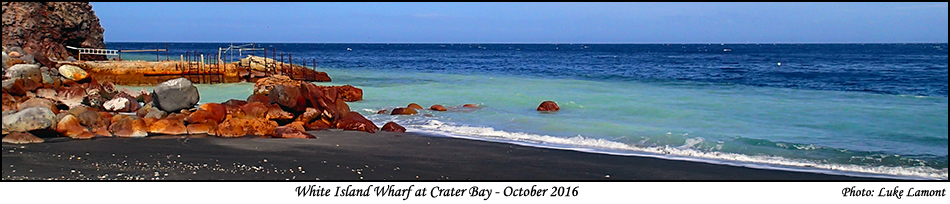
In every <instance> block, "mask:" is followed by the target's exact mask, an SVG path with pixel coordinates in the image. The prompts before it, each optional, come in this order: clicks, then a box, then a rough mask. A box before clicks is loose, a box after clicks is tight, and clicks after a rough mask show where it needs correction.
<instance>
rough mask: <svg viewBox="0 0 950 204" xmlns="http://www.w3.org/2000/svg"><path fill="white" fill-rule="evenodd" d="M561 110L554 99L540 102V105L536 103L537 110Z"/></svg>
mask: <svg viewBox="0 0 950 204" xmlns="http://www.w3.org/2000/svg"><path fill="white" fill-rule="evenodd" d="M558 110H561V107H558V106H557V103H554V101H544V102H541V105H538V111H558Z"/></svg>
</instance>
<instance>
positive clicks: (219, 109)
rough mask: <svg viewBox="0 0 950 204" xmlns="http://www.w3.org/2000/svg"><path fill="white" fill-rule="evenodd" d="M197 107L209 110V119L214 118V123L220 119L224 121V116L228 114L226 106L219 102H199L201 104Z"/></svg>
mask: <svg viewBox="0 0 950 204" xmlns="http://www.w3.org/2000/svg"><path fill="white" fill-rule="evenodd" d="M198 109H199V110H205V111H209V113H210V114H211V115H209V116H210V117H209V119H212V120H214V122H215V123H220V122H221V121H224V117H225V116H226V115H227V114H228V108H227V107H225V106H224V105H221V104H219V103H205V104H201V106H200V107H198Z"/></svg>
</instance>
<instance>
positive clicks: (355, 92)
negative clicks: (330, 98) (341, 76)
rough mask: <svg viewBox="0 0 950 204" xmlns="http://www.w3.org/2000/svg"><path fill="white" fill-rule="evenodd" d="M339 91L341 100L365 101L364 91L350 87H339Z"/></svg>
mask: <svg viewBox="0 0 950 204" xmlns="http://www.w3.org/2000/svg"><path fill="white" fill-rule="evenodd" d="M337 89H338V90H339V93H340V98H341V99H343V101H346V102H354V101H361V100H363V89H360V88H356V87H354V86H350V85H344V86H338V87H337ZM420 109H421V108H420Z"/></svg>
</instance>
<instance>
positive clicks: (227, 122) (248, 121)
mask: <svg viewBox="0 0 950 204" xmlns="http://www.w3.org/2000/svg"><path fill="white" fill-rule="evenodd" d="M274 128H277V122H275V121H270V120H266V119H263V118H234V117H230V116H229V117H228V118H227V119H224V122H221V124H218V128H217V134H216V135H217V136H219V137H243V136H245V135H257V136H273V135H274Z"/></svg>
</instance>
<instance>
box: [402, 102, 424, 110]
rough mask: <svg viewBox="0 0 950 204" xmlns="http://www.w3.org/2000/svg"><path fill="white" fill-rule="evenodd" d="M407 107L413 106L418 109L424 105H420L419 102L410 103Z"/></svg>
mask: <svg viewBox="0 0 950 204" xmlns="http://www.w3.org/2000/svg"><path fill="white" fill-rule="evenodd" d="M406 108H413V109H416V110H422V106H420V105H419V104H416V103H410V104H409V105H408V106H406Z"/></svg>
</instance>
